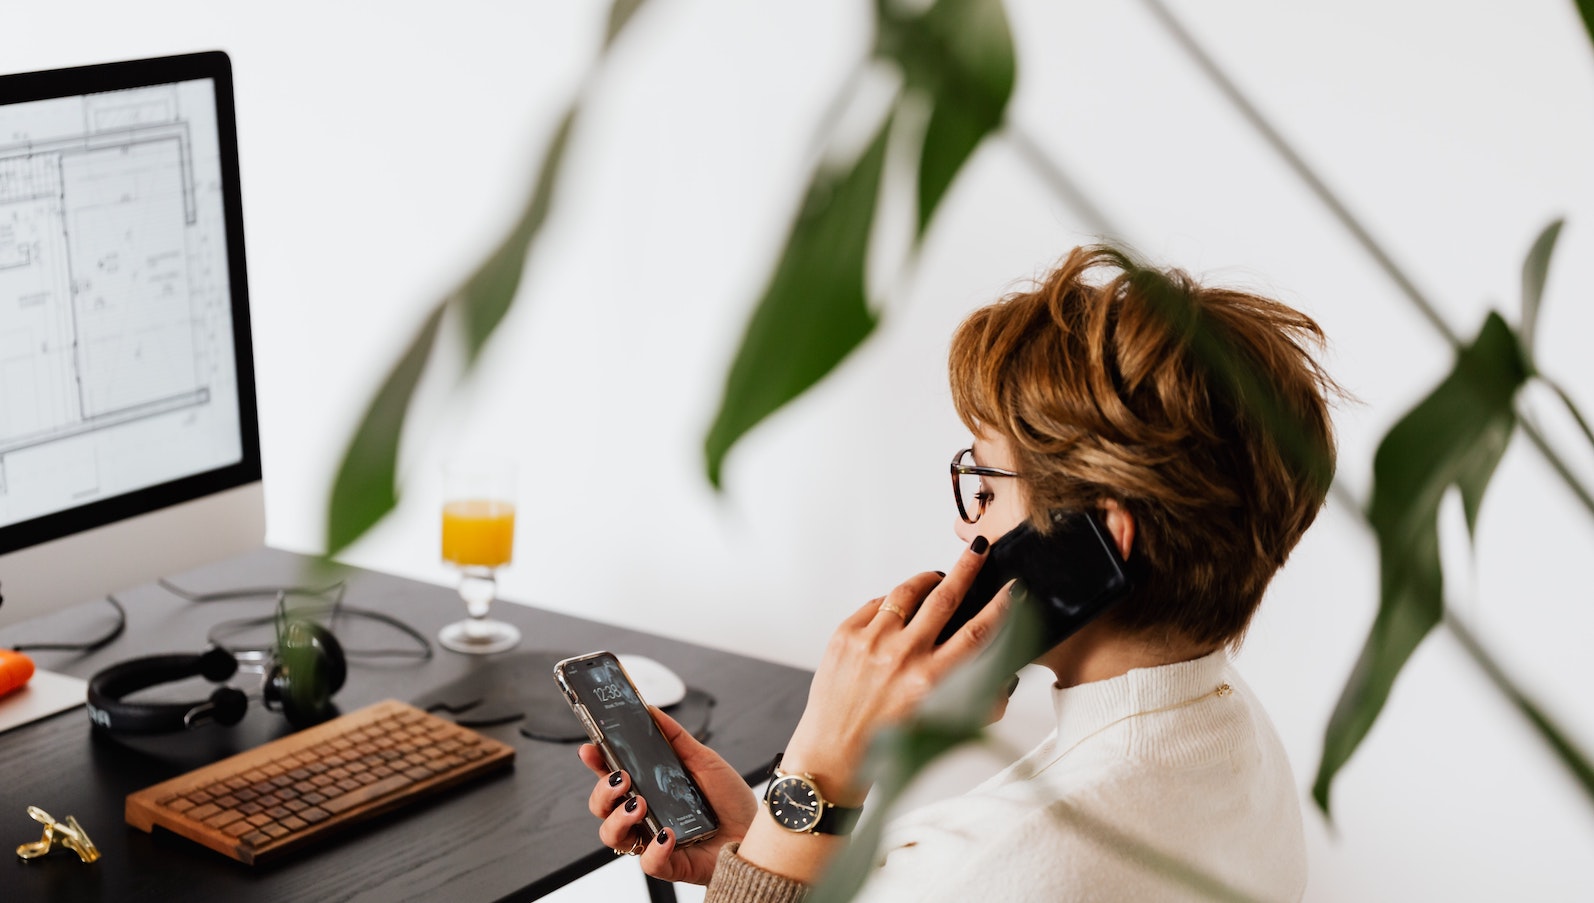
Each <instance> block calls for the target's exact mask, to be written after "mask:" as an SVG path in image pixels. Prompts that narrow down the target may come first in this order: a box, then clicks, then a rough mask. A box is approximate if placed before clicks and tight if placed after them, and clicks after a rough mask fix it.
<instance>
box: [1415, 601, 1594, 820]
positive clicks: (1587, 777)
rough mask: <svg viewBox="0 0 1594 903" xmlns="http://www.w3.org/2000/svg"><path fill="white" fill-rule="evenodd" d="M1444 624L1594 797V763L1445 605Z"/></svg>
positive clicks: (1585, 791) (1585, 790)
mask: <svg viewBox="0 0 1594 903" xmlns="http://www.w3.org/2000/svg"><path fill="white" fill-rule="evenodd" d="M1444 623H1445V626H1446V627H1448V628H1450V632H1451V633H1452V634H1454V635H1455V638H1456V639H1457V640H1459V641H1460V643H1461V648H1463V649H1465V650H1466V651H1467V654H1468V655H1470V656H1472V660H1473V661H1474V662H1476V663H1477V665H1478V667H1479V668H1481V669H1482V670H1483V673H1485V674H1487V675H1488V676H1489V680H1490V682H1492V683H1493V684H1494V685H1495V686H1496V687H1497V688H1499V690H1500V692H1501V693H1503V694H1505V696H1506V698H1507V699H1509V700H1510V701H1511V703H1512V705H1515V706H1516V707H1517V710H1518V711H1520V712H1521V713H1522V714H1523V716H1525V717H1526V718H1527V719H1528V721H1530V722H1532V724H1533V727H1534V729H1535V730H1537V731H1538V732H1539V735H1540V736H1541V737H1543V738H1544V742H1545V743H1547V744H1549V746H1550V748H1551V749H1553V750H1555V753H1556V755H1557V756H1558V757H1559V758H1560V760H1561V764H1563V765H1565V766H1566V767H1567V770H1568V771H1570V772H1572V776H1573V777H1574V778H1576V779H1577V782H1578V783H1579V784H1580V785H1582V788H1583V792H1584V793H1586V794H1588V796H1589V798H1590V799H1594V764H1590V762H1589V760H1588V758H1587V757H1586V756H1584V755H1583V752H1582V750H1579V749H1578V748H1577V746H1575V745H1574V744H1573V743H1572V741H1571V740H1569V739H1567V737H1566V735H1565V734H1562V733H1561V731H1560V730H1559V729H1558V728H1556V726H1555V724H1554V723H1553V722H1551V721H1550V719H1549V717H1548V716H1546V715H1545V714H1544V712H1543V711H1541V710H1540V709H1539V707H1538V706H1537V705H1536V704H1534V703H1533V701H1532V700H1530V699H1528V698H1527V696H1526V695H1525V694H1524V693H1523V692H1522V691H1521V690H1520V689H1519V688H1518V687H1517V685H1516V684H1515V683H1514V682H1513V681H1512V680H1511V678H1509V677H1507V676H1506V674H1505V672H1504V671H1502V670H1501V669H1500V664H1499V662H1496V661H1495V660H1494V657H1493V656H1491V655H1489V652H1488V650H1486V649H1484V648H1483V645H1482V644H1481V643H1479V642H1478V638H1477V637H1476V636H1474V635H1473V633H1472V631H1471V630H1470V629H1469V628H1468V627H1467V625H1466V624H1464V623H1463V622H1462V621H1461V620H1460V619H1459V618H1457V617H1456V615H1455V614H1454V613H1453V612H1451V611H1450V610H1449V609H1448V607H1447V608H1446V611H1445V621H1444Z"/></svg>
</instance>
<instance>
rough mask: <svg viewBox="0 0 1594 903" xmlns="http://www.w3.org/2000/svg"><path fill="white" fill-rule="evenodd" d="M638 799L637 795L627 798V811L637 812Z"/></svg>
mask: <svg viewBox="0 0 1594 903" xmlns="http://www.w3.org/2000/svg"><path fill="white" fill-rule="evenodd" d="M636 801H637V797H634V796H633V797H631V798H630V799H628V800H626V801H625V811H627V812H635V811H636Z"/></svg>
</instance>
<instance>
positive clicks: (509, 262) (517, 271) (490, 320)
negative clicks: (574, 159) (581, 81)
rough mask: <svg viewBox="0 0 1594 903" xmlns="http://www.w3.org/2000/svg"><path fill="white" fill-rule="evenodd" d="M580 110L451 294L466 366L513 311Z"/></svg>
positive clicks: (568, 118)
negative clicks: (517, 206) (493, 243)
mask: <svg viewBox="0 0 1594 903" xmlns="http://www.w3.org/2000/svg"><path fill="white" fill-rule="evenodd" d="M577 112H578V107H577V106H575V105H574V104H572V105H571V107H570V109H568V110H566V111H565V115H564V119H562V120H560V122H559V129H558V131H556V132H555V133H554V137H553V141H552V143H550V144H549V145H548V151H547V153H546V154H545V155H544V156H543V160H542V166H541V167H539V169H538V172H537V184H536V185H535V186H534V187H533V189H532V192H531V196H530V197H528V198H527V199H526V206H525V207H524V208H523V209H522V210H521V212H520V216H519V218H517V219H516V220H515V225H514V226H513V227H512V228H511V229H510V230H509V234H508V235H506V236H504V239H503V240H502V241H500V242H499V243H498V246H497V247H495V248H494V249H493V251H492V253H491V254H488V255H487V259H486V260H483V261H482V262H481V265H480V266H478V267H477V268H476V271H475V272H473V273H471V274H470V276H469V277H468V278H466V280H465V283H464V285H461V286H460V287H459V290H458V291H456V292H455V293H454V295H453V297H452V298H450V301H451V303H453V304H456V305H458V306H459V308H460V312H461V314H462V315H463V318H464V325H465V352H466V358H467V361H468V363H467V364H466V366H467V368H468V367H469V366H471V365H473V364H474V363H475V362H476V358H477V356H478V355H479V354H480V353H481V350H482V346H483V345H486V344H487V339H488V338H490V337H491V336H492V334H493V330H495V329H497V328H498V324H499V323H502V322H503V319H504V314H506V313H508V312H509V306H510V305H511V304H512V303H514V300H515V292H516V291H517V290H519V288H520V279H521V276H522V275H524V273H525V269H526V254H527V249H528V248H529V246H530V245H531V240H532V239H533V238H535V237H536V236H537V232H538V231H539V230H541V229H542V225H543V223H544V222H546V221H547V219H548V209H549V207H550V206H551V204H552V203H553V192H554V185H555V183H556V182H557V181H558V179H559V170H560V168H561V167H562V166H563V165H564V157H565V147H566V146H567V145H568V144H569V142H570V131H571V127H572V126H573V125H574V124H575V120H576V113H577Z"/></svg>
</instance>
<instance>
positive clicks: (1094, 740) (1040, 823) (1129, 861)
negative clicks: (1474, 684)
mask: <svg viewBox="0 0 1594 903" xmlns="http://www.w3.org/2000/svg"><path fill="white" fill-rule="evenodd" d="M1223 688H1227V689H1223ZM1053 702H1054V706H1055V709H1056V713H1057V730H1056V731H1055V732H1054V733H1053V734H1052V735H1051V736H1049V737H1047V739H1046V740H1045V741H1043V742H1042V743H1041V744H1040V745H1039V746H1037V747H1036V748H1035V749H1034V750H1032V751H1031V752H1030V753H1029V754H1028V755H1026V756H1024V757H1023V758H1022V759H1020V760H1019V761H1017V762H1015V763H1014V764H1013V765H1011V766H1009V767H1008V768H1007V769H1006V770H1004V771H1002V772H1001V773H1000V774H998V775H996V776H995V777H993V778H991V779H990V780H988V781H986V782H985V783H984V784H981V785H980V786H979V787H976V788H975V789H974V790H972V791H970V792H969V793H967V794H964V795H963V796H959V797H954V798H952V799H948V800H943V801H940V802H937V803H934V804H931V805H929V806H925V807H923V808H921V809H917V810H915V811H913V812H909V813H907V814H905V815H903V816H901V817H900V818H897V819H896V820H894V821H893V822H892V823H891V824H889V825H888V826H887V828H886V834H885V842H884V844H883V845H882V847H881V852H880V854H879V866H880V867H879V868H878V869H877V870H876V871H875V872H874V874H873V875H872V876H871V878H870V879H869V882H868V883H867V884H866V885H865V886H864V888H863V891H862V892H861V893H860V894H859V896H858V897H857V901H858V903H908V901H913V903H924V901H958V903H964V901H986V900H992V901H1003V903H1019V901H1030V900H1034V901H1161V900H1181V901H1182V900H1209V899H1213V897H1212V896H1210V895H1207V894H1203V893H1201V892H1200V891H1199V890H1197V889H1196V888H1195V886H1194V885H1193V883H1192V882H1197V883H1198V882H1199V881H1200V880H1202V879H1201V878H1200V877H1192V876H1191V872H1192V871H1193V872H1195V873H1199V876H1204V877H1205V878H1206V879H1211V880H1216V881H1217V882H1220V883H1221V884H1222V885H1225V886H1227V887H1230V888H1233V889H1235V890H1238V891H1240V892H1241V893H1243V894H1245V895H1247V896H1250V897H1254V898H1257V899H1260V900H1269V901H1272V900H1299V899H1300V897H1301V895H1302V893H1303V892H1304V890H1305V885H1306V850H1305V844H1304V841H1303V838H1302V835H1301V811H1300V804H1299V802H1298V796H1297V793H1298V792H1297V790H1296V786H1295V779H1294V777H1293V776H1292V774H1291V772H1290V766H1289V761H1288V760H1287V759H1286V758H1285V755H1284V750H1283V748H1282V746H1281V745H1280V743H1279V740H1278V736H1277V734H1276V733H1275V732H1274V730H1273V725H1272V722H1270V721H1269V720H1268V717H1267V714H1266V713H1265V712H1263V711H1262V707H1261V705H1260V704H1259V703H1258V702H1257V700H1256V697H1255V696H1254V695H1252V693H1251V691H1250V689H1249V688H1247V687H1246V686H1245V684H1244V683H1243V682H1241V680H1240V678H1239V675H1237V674H1236V673H1235V671H1234V669H1233V668H1232V667H1231V666H1230V665H1229V662H1228V659H1227V657H1226V656H1225V655H1224V653H1223V652H1221V651H1220V652H1216V653H1214V654H1212V655H1209V656H1207V657H1205V658H1201V659H1197V660H1195V661H1190V662H1183V663H1180V664H1176V665H1165V666H1162V667H1158V668H1145V669H1138V670H1134V671H1130V672H1129V673H1128V674H1124V675H1122V676H1120V677H1115V678H1112V679H1110V680H1104V681H1098V682H1095V683H1088V684H1081V685H1080V686H1077V687H1072V688H1069V689H1066V690H1053ZM728 847H729V848H728V849H727V850H726V851H725V852H723V853H722V854H721V859H720V866H719V869H718V870H717V871H716V874H715V877H714V882H713V883H712V884H711V886H710V890H709V895H708V897H709V899H710V900H715V901H725V903H730V901H748V900H795V899H799V898H800V897H801V895H802V888H801V885H796V884H795V883H794V882H788V881H786V879H782V878H779V877H778V876H775V875H772V874H770V873H767V872H763V871H762V870H761V869H757V868H756V867H754V866H752V865H751V864H749V863H747V862H746V861H745V860H742V859H740V857H738V856H736V855H735V848H734V847H733V846H729V845H728ZM1181 866H1182V867H1184V868H1185V869H1187V871H1186V872H1185V874H1184V876H1183V877H1182V878H1181V877H1180V876H1178V875H1177V872H1178V871H1179V869H1180V868H1181ZM1208 886H1211V885H1208Z"/></svg>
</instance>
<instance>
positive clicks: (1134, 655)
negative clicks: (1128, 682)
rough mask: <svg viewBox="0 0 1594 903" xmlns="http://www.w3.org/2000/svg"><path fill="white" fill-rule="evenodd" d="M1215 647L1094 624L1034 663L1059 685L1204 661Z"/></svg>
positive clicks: (1069, 684)
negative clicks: (1151, 637) (1150, 637)
mask: <svg viewBox="0 0 1594 903" xmlns="http://www.w3.org/2000/svg"><path fill="white" fill-rule="evenodd" d="M1213 648H1214V647H1206V646H1197V645H1194V644H1191V643H1183V642H1174V641H1169V642H1163V643H1158V642H1152V641H1150V640H1148V638H1146V637H1145V636H1141V635H1131V634H1125V633H1123V632H1122V631H1119V630H1114V629H1113V628H1111V627H1109V626H1107V625H1106V624H1104V623H1102V622H1101V621H1092V622H1091V623H1090V624H1087V625H1085V627H1083V628H1082V629H1081V630H1080V631H1079V632H1078V633H1076V634H1074V635H1073V636H1071V637H1069V638H1068V639H1066V640H1064V641H1062V642H1061V643H1058V644H1057V645H1056V646H1053V647H1052V648H1051V649H1050V650H1048V651H1046V652H1045V653H1043V654H1042V655H1041V656H1040V657H1039V658H1037V659H1036V660H1035V663H1036V664H1038V665H1044V666H1045V667H1047V668H1050V669H1051V671H1052V673H1053V674H1055V675H1057V686H1059V687H1063V688H1067V687H1077V686H1079V685H1080V684H1085V683H1091V682H1093V681H1098V680H1108V679H1109V678H1113V677H1118V676H1119V675H1122V674H1127V673H1129V672H1130V671H1132V670H1134V669H1135V668H1155V667H1158V666H1160V665H1172V664H1176V663H1178V662H1188V661H1192V660H1194V659H1198V658H1201V657H1202V656H1204V655H1208V654H1210V653H1211V652H1212V651H1213Z"/></svg>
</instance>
